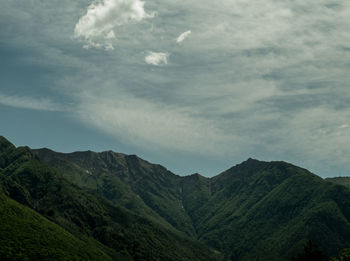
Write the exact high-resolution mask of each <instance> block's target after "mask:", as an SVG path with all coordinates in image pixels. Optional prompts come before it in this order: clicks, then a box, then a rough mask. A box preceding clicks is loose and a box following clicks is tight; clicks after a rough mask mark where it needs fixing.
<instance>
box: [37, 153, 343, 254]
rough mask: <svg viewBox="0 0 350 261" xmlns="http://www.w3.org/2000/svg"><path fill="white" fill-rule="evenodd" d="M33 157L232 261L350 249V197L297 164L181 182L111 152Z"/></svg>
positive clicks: (258, 164)
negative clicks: (133, 200) (307, 247)
mask: <svg viewBox="0 0 350 261" xmlns="http://www.w3.org/2000/svg"><path fill="white" fill-rule="evenodd" d="M35 153H36V154H37V155H38V156H39V157H40V158H41V159H43V160H44V161H46V162H47V163H48V164H50V165H51V166H52V167H55V168H56V169H57V170H60V171H61V172H62V173H64V172H65V170H64V169H63V167H62V166H65V167H64V168H66V169H70V170H72V171H68V172H67V171H66V178H67V179H68V180H70V181H71V182H73V183H75V184H76V185H78V186H81V187H87V186H90V188H91V189H92V190H93V192H94V193H97V194H99V195H100V196H103V197H107V198H110V199H112V201H113V197H110V196H109V195H108V193H109V192H110V191H111V190H116V191H115V193H117V191H119V192H120V191H121V190H123V191H128V195H134V196H135V197H139V199H141V200H142V202H143V205H145V206H143V208H144V209H146V208H150V209H151V210H152V211H153V212H155V213H157V214H158V215H159V216H160V217H161V218H163V219H164V220H165V221H166V222H168V223H169V225H171V226H173V227H174V228H176V229H177V230H180V231H183V232H185V233H186V234H187V235H189V236H192V237H193V238H196V239H198V240H199V241H201V242H203V243H205V244H207V245H208V246H210V247H212V248H215V249H217V250H219V251H222V252H223V253H226V254H227V255H229V256H230V257H231V258H232V260H254V259H255V258H258V257H260V258H263V259H266V260H273V259H275V258H276V256H277V257H279V258H283V259H285V260H287V259H290V258H291V257H293V256H295V255H296V253H298V252H300V251H302V249H303V246H304V244H305V243H306V242H307V241H308V240H310V239H311V240H312V241H313V242H314V243H315V244H316V245H318V246H319V247H320V248H321V249H322V251H323V252H324V254H325V255H326V256H332V255H334V254H336V253H338V251H339V249H341V248H343V247H346V246H349V245H350V226H349V225H350V223H349V220H350V216H349V207H350V194H349V193H350V191H349V190H347V189H345V188H344V187H341V186H337V185H334V184H331V183H329V182H326V181H324V180H323V179H322V178H320V177H318V176H316V175H314V174H312V173H310V172H309V171H307V170H305V169H303V168H300V167H297V166H294V165H292V164H288V163H285V162H262V161H258V160H254V159H248V160H247V161H245V162H243V163H242V164H239V165H237V166H235V167H232V168H231V169H229V170H227V171H225V172H223V173H221V174H219V175H217V176H215V177H213V178H205V177H203V176H201V175H199V174H194V175H190V176H186V177H180V176H176V175H174V174H173V173H171V172H169V171H167V170H166V169H165V168H164V167H162V166H159V165H155V164H151V163H149V162H147V161H144V160H142V159H140V158H138V157H137V156H135V155H124V154H120V153H114V152H111V151H108V152H102V153H95V152H90V151H88V152H75V153H69V154H63V153H56V152H53V151H50V150H47V149H42V150H35ZM63 163H64V164H63ZM68 166H69V167H68ZM77 173H80V174H79V178H77V177H76V175H77ZM82 177H83V178H82ZM105 177H108V179H106V178H105ZM83 179H84V181H82V180H83ZM92 180H94V186H91V184H92V183H93V182H92ZM112 180H115V181H113V182H112ZM88 184H90V185H88ZM109 184H119V185H116V186H112V185H111V186H109ZM119 195H125V193H120V194H119ZM119 197H120V196H119ZM117 201H118V199H116V201H115V202H117ZM124 203H126V201H125V202H124ZM140 204H141V205H142V203H140ZM128 206H129V207H130V205H128V203H126V204H124V207H127V208H128ZM140 209H142V208H140ZM154 216H155V215H154Z"/></svg>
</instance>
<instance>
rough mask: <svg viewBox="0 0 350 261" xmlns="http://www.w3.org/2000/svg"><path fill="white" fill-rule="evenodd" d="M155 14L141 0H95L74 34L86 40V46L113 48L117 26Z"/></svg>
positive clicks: (80, 20)
mask: <svg viewBox="0 0 350 261" xmlns="http://www.w3.org/2000/svg"><path fill="white" fill-rule="evenodd" d="M153 16H154V14H148V13H147V12H146V11H145V9H144V2H143V1H140V0H103V1H95V2H93V3H92V4H91V5H90V6H89V7H88V10H87V12H86V14H85V15H84V16H82V17H81V18H80V19H79V21H78V23H77V24H76V25H75V30H74V35H75V37H76V38H80V39H82V40H83V41H84V42H86V44H85V45H84V48H89V47H96V48H104V49H106V50H113V49H114V47H113V42H114V40H115V38H116V36H115V29H116V28H117V27H119V26H122V25H125V24H128V23H130V22H140V21H141V20H142V19H144V18H151V17H153Z"/></svg>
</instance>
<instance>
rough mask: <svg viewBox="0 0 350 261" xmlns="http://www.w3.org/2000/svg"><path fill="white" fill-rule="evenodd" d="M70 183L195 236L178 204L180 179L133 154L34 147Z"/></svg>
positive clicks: (179, 199)
mask: <svg viewBox="0 0 350 261" xmlns="http://www.w3.org/2000/svg"><path fill="white" fill-rule="evenodd" d="M34 153H35V154H36V155H38V156H39V157H40V158H41V159H43V160H44V161H45V162H47V163H48V164H49V165H50V166H52V167H54V168H55V169H56V170H57V171H59V172H60V173H63V175H64V177H65V178H66V179H68V180H69V181H70V182H72V183H74V184H76V185H77V186H79V187H81V188H87V189H90V190H91V191H93V192H94V193H96V194H98V195H100V196H103V197H105V198H107V199H108V200H110V201H112V202H114V203H117V204H122V205H123V206H124V207H126V208H128V209H129V210H132V211H134V212H137V213H139V214H141V215H146V216H148V217H152V218H153V219H154V220H156V221H158V222H160V223H163V224H164V223H167V224H168V225H171V226H173V227H174V228H176V229H178V230H180V231H182V232H185V233H186V234H187V235H189V236H195V229H194V227H193V224H192V221H191V218H190V217H189V216H188V213H187V212H186V210H185V209H184V206H183V203H182V194H181V183H182V178H181V177H180V176H177V175H175V174H173V173H171V172H170V171H168V170H167V169H166V168H164V167H162V166H160V165H156V164H151V163H149V162H147V161H145V160H142V159H140V158H138V157H137V156H135V155H125V154H121V153H115V152H111V151H106V152H101V153H96V152H91V151H86V152H74V153H69V154H64V153H57V152H53V151H50V150H48V149H41V150H34Z"/></svg>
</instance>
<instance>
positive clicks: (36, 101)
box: [0, 93, 64, 111]
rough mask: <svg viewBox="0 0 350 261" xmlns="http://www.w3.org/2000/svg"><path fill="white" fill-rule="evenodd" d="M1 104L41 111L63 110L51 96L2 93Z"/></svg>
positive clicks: (0, 95)
mask: <svg viewBox="0 0 350 261" xmlns="http://www.w3.org/2000/svg"><path fill="white" fill-rule="evenodd" d="M0 104H2V105H5V106H9V107H14V108H22V109H29V110H39V111H63V110H64V109H63V108H62V106H60V105H59V104H57V103H55V102H53V101H52V100H51V99H49V98H32V97H25V96H11V95H4V94H1V93H0Z"/></svg>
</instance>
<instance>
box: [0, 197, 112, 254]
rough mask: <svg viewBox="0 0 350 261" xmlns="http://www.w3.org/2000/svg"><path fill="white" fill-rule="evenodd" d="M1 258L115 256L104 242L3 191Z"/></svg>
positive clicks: (0, 207)
mask: <svg viewBox="0 0 350 261" xmlns="http://www.w3.org/2000/svg"><path fill="white" fill-rule="evenodd" d="M0 224H1V225H0V260H112V258H111V257H110V256H108V255H107V254H106V253H105V252H104V251H105V250H106V249H105V247H104V246H103V245H102V244H99V243H98V242H96V241H94V240H92V239H87V238H85V240H82V239H79V238H77V237H75V236H73V235H72V234H70V233H69V232H67V231H66V230H64V229H62V228H61V227H59V226H58V225H56V224H54V223H52V222H50V221H49V220H47V219H46V218H44V217H43V216H41V215H39V214H37V213H36V212H34V211H33V210H31V209H30V208H28V207H25V206H23V205H21V204H19V203H17V202H16V201H14V200H11V199H9V198H8V197H6V196H5V195H3V194H2V193H0Z"/></svg>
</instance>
